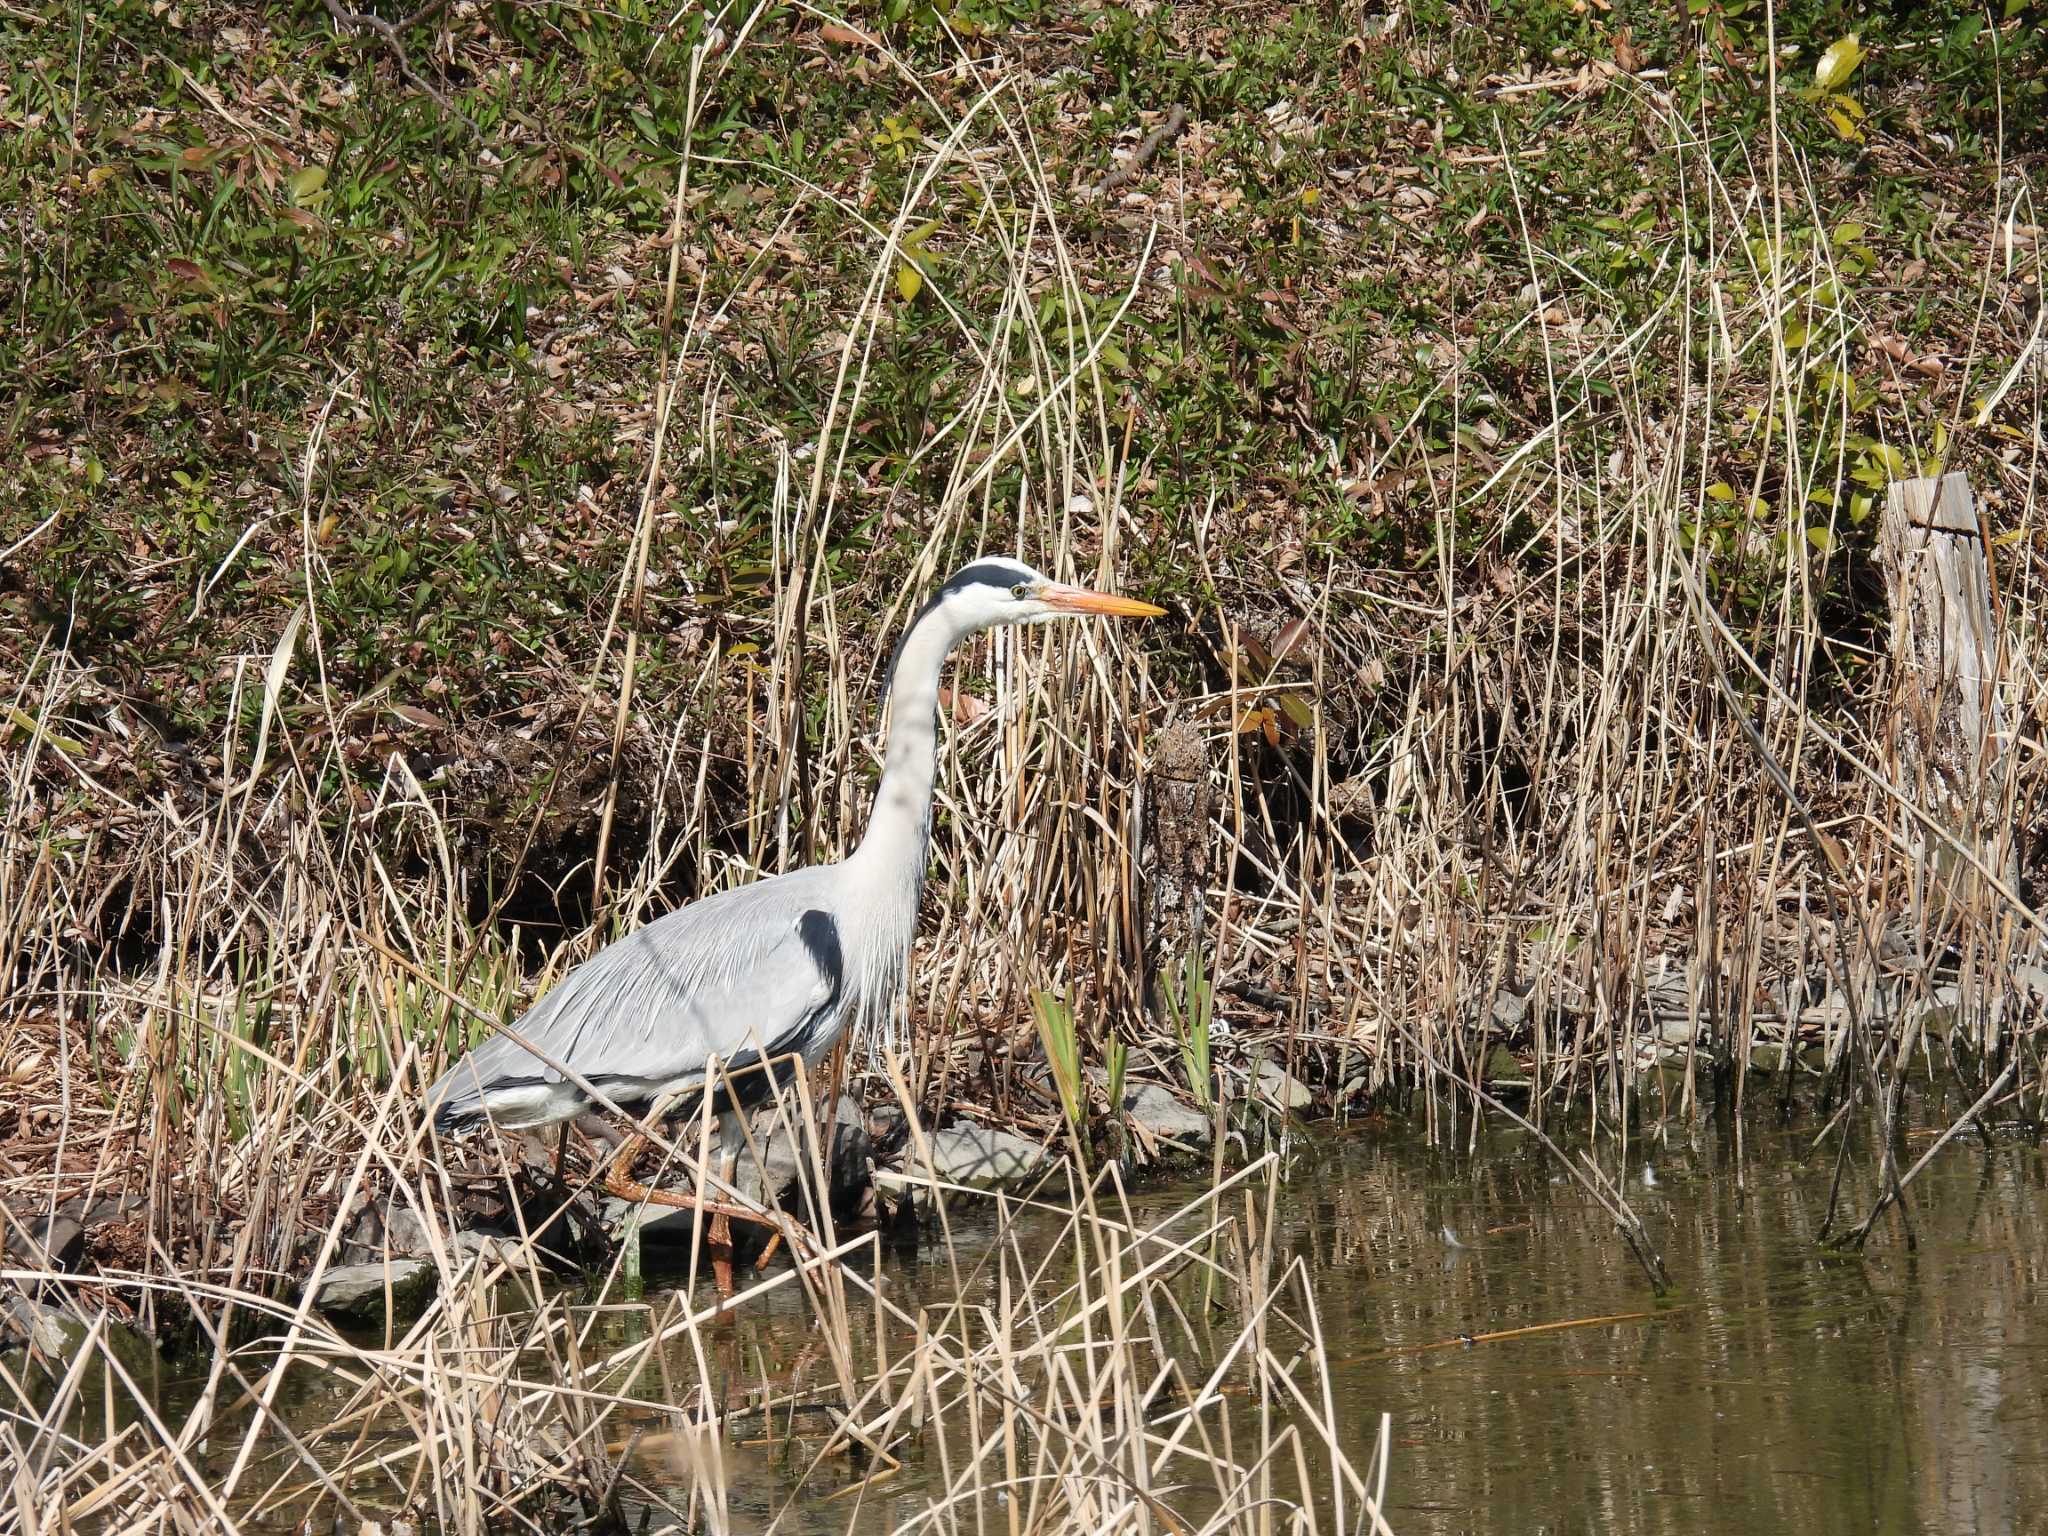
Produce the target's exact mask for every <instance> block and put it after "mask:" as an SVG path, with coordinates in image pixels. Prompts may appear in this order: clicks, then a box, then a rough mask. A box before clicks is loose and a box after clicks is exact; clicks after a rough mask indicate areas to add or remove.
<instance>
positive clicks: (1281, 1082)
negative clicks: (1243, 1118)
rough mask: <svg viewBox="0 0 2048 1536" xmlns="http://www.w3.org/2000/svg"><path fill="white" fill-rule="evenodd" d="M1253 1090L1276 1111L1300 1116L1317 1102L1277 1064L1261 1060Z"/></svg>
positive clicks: (1312, 1095)
mask: <svg viewBox="0 0 2048 1536" xmlns="http://www.w3.org/2000/svg"><path fill="white" fill-rule="evenodd" d="M1252 1089H1253V1091H1254V1092H1255V1093H1257V1094H1258V1096H1259V1097H1260V1098H1262V1099H1264V1100H1265V1101H1266V1102H1267V1103H1269V1104H1271V1105H1272V1106H1273V1107H1274V1108H1276V1109H1283V1110H1285V1111H1287V1112H1288V1113H1289V1114H1298V1113H1300V1112H1301V1111H1302V1110H1305V1109H1307V1108H1308V1107H1309V1105H1311V1104H1313V1103H1314V1102H1315V1095H1314V1094H1312V1093H1310V1092H1309V1091H1308V1089H1307V1088H1306V1087H1304V1086H1303V1085H1302V1084H1301V1083H1299V1082H1298V1081H1296V1080H1295V1079H1294V1078H1292V1077H1290V1076H1288V1074H1287V1073H1286V1072H1285V1071H1284V1070H1282V1069H1281V1068H1280V1067H1279V1066H1277V1065H1276V1064H1275V1063H1273V1062H1270V1061H1265V1060H1263V1059H1262V1060H1261V1061H1260V1062H1259V1064H1258V1066H1257V1067H1256V1069H1254V1072H1253V1075H1252Z"/></svg>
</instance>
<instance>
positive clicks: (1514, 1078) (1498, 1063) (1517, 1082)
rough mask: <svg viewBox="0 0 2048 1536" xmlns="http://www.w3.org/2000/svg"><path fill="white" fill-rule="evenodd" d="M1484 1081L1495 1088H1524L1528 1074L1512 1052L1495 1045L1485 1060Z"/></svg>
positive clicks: (1502, 1046)
mask: <svg viewBox="0 0 2048 1536" xmlns="http://www.w3.org/2000/svg"><path fill="white" fill-rule="evenodd" d="M1486 1081H1487V1082H1488V1083H1490V1084H1491V1085H1493V1086H1494V1087H1496V1088H1526V1087H1528V1086H1529V1074H1528V1073H1527V1072H1526V1071H1524V1070H1523V1067H1522V1063H1521V1061H1520V1060H1519V1059H1518V1058H1517V1057H1516V1055H1515V1053H1514V1052H1513V1051H1511V1050H1509V1049H1508V1048H1507V1047H1506V1046H1504V1045H1496V1046H1495V1047H1494V1048H1493V1050H1492V1051H1491V1052H1490V1053H1489V1054H1488V1056H1487V1058H1486Z"/></svg>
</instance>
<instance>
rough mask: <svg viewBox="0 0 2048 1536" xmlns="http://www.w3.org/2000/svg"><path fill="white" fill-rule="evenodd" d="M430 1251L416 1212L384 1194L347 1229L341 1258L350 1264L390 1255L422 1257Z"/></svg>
mask: <svg viewBox="0 0 2048 1536" xmlns="http://www.w3.org/2000/svg"><path fill="white" fill-rule="evenodd" d="M433 1251H434V1244H433V1239H432V1235H431V1234H430V1233H429V1232H428V1231H427V1224H426V1222H425V1221H424V1220H422V1219H421V1217H420V1214H419V1212H417V1211H415V1210H414V1209H412V1207H411V1206H409V1205H406V1204H404V1203H403V1202H402V1201H399V1200H395V1199H393V1198H391V1197H390V1196H386V1197H385V1198H384V1199H382V1200H377V1201H373V1202H372V1203H371V1204H370V1205H369V1206H368V1207H367V1208H366V1209H365V1210H364V1211H363V1213H362V1215H360V1216H358V1217H357V1218H356V1219H355V1222H354V1223H353V1224H352V1225H351V1226H350V1227H349V1229H348V1243H347V1246H346V1248H345V1249H344V1251H343V1257H344V1258H346V1259H347V1260H348V1261H349V1262H351V1263H357V1262H362V1263H367V1262H369V1261H370V1260H372V1259H377V1260H381V1259H382V1258H383V1257H384V1255H385V1254H386V1253H387V1252H388V1253H389V1254H390V1255H391V1256H392V1257H393V1258H400V1259H423V1258H427V1257H429V1256H430V1255H431V1254H432V1253H433Z"/></svg>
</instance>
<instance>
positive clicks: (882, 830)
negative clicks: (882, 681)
mask: <svg viewBox="0 0 2048 1536" xmlns="http://www.w3.org/2000/svg"><path fill="white" fill-rule="evenodd" d="M973 630H974V626H973V625H972V624H970V623H967V622H964V621H963V615H962V614H960V613H959V612H958V611H957V610H954V611H951V612H949V611H948V608H947V605H946V604H945V603H944V602H940V603H938V604H936V605H934V606H933V607H932V608H930V609H928V610H927V611H926V612H925V613H924V614H923V616H922V617H920V618H919V619H918V620H917V622H916V623H915V624H913V625H912V626H911V628H910V632H909V633H908V634H907V635H905V636H904V637H903V645H902V648H901V649H900V650H899V651H898V652H897V653H896V663H895V669H894V675H893V677H892V679H891V682H890V687H889V737H888V746H887V748H886V750H885V752H884V756H883V761H882V780H881V783H880V784H879V785H878V786H877V787H876V790H875V805H874V809H873V810H872V811H871V812H870V813H869V815H868V830H867V835H866V836H865V837H863V838H862V839H861V843H860V846H859V847H858V848H856V849H855V850H854V851H853V853H852V855H851V856H850V857H848V859H847V860H846V862H845V864H844V865H843V866H842V868H843V869H844V870H845V871H846V872H847V874H848V875H849V876H851V877H852V879H851V884H850V886H849V890H850V891H851V892H852V893H854V894H856V895H857V896H858V898H859V900H860V902H861V904H862V911H861V913H860V921H859V923H858V924H857V925H855V927H854V930H853V931H854V933H855V935H856V937H855V940H854V944H855V946H856V948H857V957H858V958H857V960H856V964H857V965H858V967H859V975H860V977H861V982H860V986H859V1000H858V1003H857V1009H856V1020H855V1021H854V1022H855V1027H856V1028H857V1029H859V1030H861V1031H862V1032H863V1033H865V1034H866V1035H867V1037H868V1039H869V1040H870V1041H873V1040H875V1039H876V1038H877V1036H879V1037H880V1039H881V1040H882V1041H883V1042H884V1044H885V1047H886V1046H893V1045H894V1044H895V1043H896V1041H895V1030H894V1029H893V1027H892V1019H893V1015H894V1012H895V1008H896V1002H897V999H898V998H899V997H900V996H901V994H902V989H903V977H904V973H905V971H906V969H907V966H908V962H909V959H910V950H911V946H912V945H913V944H914V943H915V942H916V939H917V905H918V897H919V895H920V894H921V893H922V891H923V888H924V868H925V847H926V843H927V841H928V839H929V834H930V831H931V819H932V784H933V781H934V779H935V778H936V777H937V774H938V766H939V733H938V713H939V676H940V674H941V672H942V671H943V670H944V668H945V665H946V657H947V655H948V654H949V653H950V652H951V651H952V649H953V647H954V646H955V645H957V644H958V643H959V642H960V641H961V640H963V639H965V638H966V637H967V636H968V635H969V634H972V633H973Z"/></svg>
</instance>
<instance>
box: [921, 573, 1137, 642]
mask: <svg viewBox="0 0 2048 1536" xmlns="http://www.w3.org/2000/svg"><path fill="white" fill-rule="evenodd" d="M933 604H934V606H938V605H943V606H944V607H945V608H946V609H947V611H948V612H949V613H950V614H952V615H955V616H956V618H957V622H958V623H959V624H960V626H961V628H962V629H994V628H996V627H997V626H999V625H1003V624H1046V623H1050V622H1051V621H1052V620H1054V619H1078V618H1086V617H1088V616H1089V615H1091V614H1092V615H1095V616H1097V617H1104V616H1106V617H1110V618H1132V619H1145V618H1156V617H1157V616H1159V615H1160V614H1162V613H1164V612H1166V610H1165V609H1164V608H1159V607H1155V606H1154V605H1153V604H1151V603H1141V602H1139V601H1138V600H1137V599H1136V598H1131V597H1112V596H1111V595H1110V594H1109V593H1107V592H1095V591H1091V590H1090V589H1089V588H1087V587H1073V586H1068V585H1067V584H1066V583H1065V582H1059V581H1054V580H1053V579H1052V578H1051V577H1050V576H1046V575H1044V574H1042V573H1040V572H1038V571H1034V570H1033V569H1032V568H1031V567H1030V566H1028V565H1026V564H1025V563H1024V562H1023V561H1021V560H1011V559H1008V558H1007V557H1005V556H1001V555H984V556H982V557H981V558H979V559H976V560H971V561H969V562H968V563H967V564H966V565H964V566H962V567H961V568H960V569H959V570H958V571H956V572H954V573H953V575H952V576H951V577H950V578H948V580H947V582H946V584H945V585H944V586H943V587H941V588H939V591H938V595H937V596H936V597H935V598H934V599H933Z"/></svg>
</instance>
